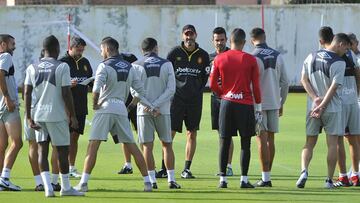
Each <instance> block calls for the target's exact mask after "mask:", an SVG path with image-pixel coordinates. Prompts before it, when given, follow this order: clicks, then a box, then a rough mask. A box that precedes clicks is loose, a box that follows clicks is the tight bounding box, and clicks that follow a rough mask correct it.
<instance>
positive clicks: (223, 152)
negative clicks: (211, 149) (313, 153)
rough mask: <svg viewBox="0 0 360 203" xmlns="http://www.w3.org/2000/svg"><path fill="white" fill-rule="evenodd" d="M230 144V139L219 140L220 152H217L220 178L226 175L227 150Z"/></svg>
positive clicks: (222, 138)
mask: <svg viewBox="0 0 360 203" xmlns="http://www.w3.org/2000/svg"><path fill="white" fill-rule="evenodd" d="M230 144H231V137H221V138H220V150H219V170H220V171H219V172H220V176H225V175H226V166H227V162H228V160H229V148H230Z"/></svg>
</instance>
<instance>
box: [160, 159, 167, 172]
mask: <svg viewBox="0 0 360 203" xmlns="http://www.w3.org/2000/svg"><path fill="white" fill-rule="evenodd" d="M161 169H162V170H165V171H166V167H165V161H164V159H163V160H162V161H161Z"/></svg>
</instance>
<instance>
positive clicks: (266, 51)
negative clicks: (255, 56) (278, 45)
mask: <svg viewBox="0 0 360 203" xmlns="http://www.w3.org/2000/svg"><path fill="white" fill-rule="evenodd" d="M272 53H274V51H273V50H271V49H263V50H262V51H261V52H260V54H261V55H267V56H269V55H271V54H272Z"/></svg>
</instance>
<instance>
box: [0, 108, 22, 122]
mask: <svg viewBox="0 0 360 203" xmlns="http://www.w3.org/2000/svg"><path fill="white" fill-rule="evenodd" d="M16 120H18V121H19V122H21V118H20V112H19V108H16V109H15V110H14V111H13V112H9V111H8V110H4V111H3V112H1V113H0V122H1V123H9V122H13V121H16Z"/></svg>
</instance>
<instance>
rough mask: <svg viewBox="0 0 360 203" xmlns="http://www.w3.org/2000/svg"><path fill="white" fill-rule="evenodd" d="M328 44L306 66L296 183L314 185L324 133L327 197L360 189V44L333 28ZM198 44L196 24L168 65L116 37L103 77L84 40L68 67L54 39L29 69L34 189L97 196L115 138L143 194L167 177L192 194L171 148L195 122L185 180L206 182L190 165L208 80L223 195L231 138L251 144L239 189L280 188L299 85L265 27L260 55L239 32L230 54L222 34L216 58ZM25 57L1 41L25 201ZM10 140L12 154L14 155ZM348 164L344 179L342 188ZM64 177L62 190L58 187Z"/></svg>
mask: <svg viewBox="0 0 360 203" xmlns="http://www.w3.org/2000/svg"><path fill="white" fill-rule="evenodd" d="M319 36H320V44H321V46H322V48H321V49H320V50H319V51H316V52H314V53H312V54H310V55H309V56H308V57H307V58H306V60H305V62H304V66H303V71H302V79H301V82H302V84H303V86H304V88H305V90H306V92H307V93H308V95H309V99H308V114H307V122H306V132H307V139H306V144H305V146H304V149H303V152H302V159H301V164H302V170H301V175H300V177H299V179H298V181H297V183H296V185H297V187H299V188H303V187H304V186H305V183H306V180H307V178H308V166H309V162H310V160H311V157H312V153H313V149H314V146H315V144H316V141H317V135H318V134H319V133H320V132H321V130H322V128H323V129H324V131H325V132H326V134H327V145H328V161H327V163H328V175H327V179H326V181H325V187H326V188H333V187H338V186H350V185H356V186H359V185H360V182H359V174H358V173H359V156H360V150H359V144H360V138H359V136H357V135H360V125H359V116H360V115H359V106H358V103H357V100H358V90H359V89H360V88H358V87H359V84H360V80H359V78H360V74H359V73H360V72H359V69H358V67H359V62H360V60H359V59H358V56H357V55H356V54H359V50H358V49H357V44H358V41H357V39H356V36H355V35H354V34H349V35H346V34H343V33H339V34H336V35H334V34H333V33H332V29H331V28H330V27H322V28H321V29H320V31H319ZM196 38H197V32H196V29H195V27H194V26H193V25H190V24H188V25H185V26H184V27H183V29H182V40H183V41H182V42H181V44H180V45H179V46H176V47H174V48H173V49H172V50H171V51H170V52H169V54H168V56H167V58H166V59H164V58H161V57H159V56H158V44H157V41H156V40H155V39H154V38H145V39H144V40H143V41H142V43H141V49H142V53H143V57H141V58H140V59H139V60H138V59H137V58H136V57H135V56H134V55H130V54H124V53H120V52H119V43H118V42H117V41H116V40H115V39H114V38H112V37H106V38H104V39H103V40H102V41H101V56H102V57H103V59H104V60H103V61H102V62H101V63H100V64H99V65H98V67H97V69H96V73H95V76H94V77H92V75H93V73H92V68H91V66H90V63H89V61H88V60H87V59H86V58H85V57H83V56H82V53H83V51H84V48H85V46H86V43H85V41H84V40H83V39H81V38H79V37H73V38H72V39H71V43H70V49H69V50H68V52H66V54H65V56H64V57H62V58H61V59H60V60H58V56H59V54H60V45H59V41H58V40H57V38H56V37H55V36H53V35H51V36H48V37H46V38H45V39H44V41H43V51H42V56H41V57H40V60H39V61H38V62H36V63H33V64H31V65H30V66H29V67H28V68H27V70H26V77H25V82H24V101H25V121H24V131H25V133H24V134H25V139H26V140H27V141H29V161H30V164H31V168H32V171H33V174H34V179H35V182H36V188H35V190H36V191H45V196H46V197H54V196H55V193H54V191H60V196H83V195H84V193H85V192H87V191H88V182H89V179H90V174H91V172H92V170H93V168H94V167H95V163H96V157H97V152H98V149H99V147H100V144H101V142H102V141H107V139H108V134H109V133H110V134H111V136H112V138H113V140H114V142H115V143H116V144H117V143H123V151H124V155H125V165H124V167H123V168H122V169H121V170H120V171H119V174H129V173H132V171H133V169H132V165H131V158H130V157H131V155H132V156H133V157H134V159H135V162H136V165H137V166H138V168H139V170H140V172H141V175H142V176H143V179H144V191H152V190H153V189H157V188H158V184H157V180H156V178H167V179H168V187H169V188H170V189H179V188H181V186H180V185H179V184H178V183H177V182H176V180H175V154H174V151H173V147H172V142H173V140H174V137H175V134H176V132H179V133H182V129H183V122H184V123H185V126H186V138H187V139H186V148H185V165H184V169H183V170H182V173H181V177H182V178H184V179H190V178H195V176H194V175H193V174H192V172H191V170H190V167H191V164H192V160H193V157H194V154H195V150H196V143H197V142H196V138H197V131H198V130H199V124H200V120H201V113H202V105H203V91H204V88H205V85H206V83H207V81H208V78H209V84H210V89H211V90H212V91H213V93H212V95H211V117H212V119H211V123H212V129H214V130H218V134H219V173H218V175H219V176H220V184H219V188H227V184H228V182H227V178H226V177H227V176H232V175H233V171H232V165H231V163H232V154H233V148H234V144H233V140H232V137H233V136H237V134H238V133H239V134H240V137H241V161H240V162H241V179H240V187H241V188H254V187H272V182H271V169H272V164H273V160H274V156H275V141H274V139H275V136H274V135H275V133H278V132H279V117H280V116H282V114H283V105H284V103H285V101H286V98H287V94H288V87H289V83H288V77H287V73H286V68H285V65H284V61H283V59H282V57H281V54H280V53H279V52H278V51H276V50H275V49H272V48H270V47H269V46H268V45H267V44H266V34H265V31H264V30H263V29H261V28H254V29H252V30H251V31H250V41H251V43H252V45H253V46H254V50H253V51H252V52H251V54H249V53H246V52H244V51H243V47H244V45H245V43H246V40H245V39H246V34H245V32H244V30H242V29H240V28H236V29H234V30H233V31H232V33H231V36H230V48H229V47H227V46H226V44H227V35H226V31H225V29H224V28H222V27H217V28H215V29H214V30H213V36H212V41H213V44H214V47H215V52H214V53H212V54H210V55H209V54H208V53H207V52H206V51H205V50H203V49H201V48H200V47H199V45H198V43H196ZM351 45H352V46H351ZM14 50H15V39H14V37H12V36H11V35H8V34H1V35H0V91H1V95H0V96H1V100H0V105H1V106H0V118H1V120H0V168H2V171H1V178H0V190H13V191H20V190H21V188H20V187H19V186H16V185H14V184H13V183H12V182H11V181H10V172H11V168H12V166H13V163H14V161H15V159H16V156H17V154H18V152H19V150H20V149H21V147H22V144H23V143H22V139H21V127H20V126H21V122H20V115H19V100H18V96H17V86H16V83H15V79H14V71H15V69H14V66H13V62H12V54H13V51H14ZM358 60H359V62H358ZM92 80H94V81H93V82H91V81H92ZM89 87H91V88H92V100H93V101H92V104H93V105H92V108H93V110H94V117H93V118H92V122H91V123H92V126H91V130H90V135H89V144H88V148H87V153H86V156H85V161H84V167H83V171H82V174H79V173H78V172H77V169H76V168H75V160H76V155H77V142H78V139H79V135H80V134H83V133H84V127H85V122H86V115H87V113H88V108H87V103H88V102H87V91H88V88H89ZM130 120H131V121H132V123H133V124H134V127H135V129H136V131H137V134H138V142H139V144H140V146H141V150H140V149H139V148H138V146H137V145H136V142H135V139H134V136H133V134H132V130H131V126H130ZM345 129H346V131H345ZM155 131H156V133H157V135H158V137H159V139H160V141H161V144H162V166H161V169H160V170H159V171H157V172H156V171H155V160H154V155H153V146H154V145H153V143H154V139H155V136H154V134H155ZM254 135H257V137H256V140H257V143H258V151H259V158H260V164H261V168H262V174H261V179H260V180H259V181H257V182H256V183H255V184H251V183H250V181H249V180H248V171H249V163H250V156H251V154H250V151H251V150H250V146H251V138H252V137H253V136H254ZM342 135H346V136H345V137H346V138H347V140H348V142H349V144H350V155H351V160H352V172H351V173H350V176H349V177H350V180H349V179H348V174H347V172H346V165H345V149H344V141H343V136H342ZM9 139H10V141H11V145H10V146H9V148H8V150H7V152H6V154H5V151H6V149H7V147H8V146H7V145H8V140H9ZM50 143H51V145H52V146H53V150H52V160H51V166H52V172H51V173H52V174H50V169H49V163H48V158H47V157H48V153H49V144H50ZM338 158H339V159H338ZM337 161H338V163H339V171H340V175H339V179H338V181H337V182H335V183H333V182H332V178H333V174H334V170H335V165H336V163H337ZM59 172H60V180H61V184H59V183H58V177H59ZM70 176H72V177H77V178H80V177H81V179H80V182H79V184H78V185H77V186H75V187H71V186H70V182H69V177H70Z"/></svg>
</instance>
